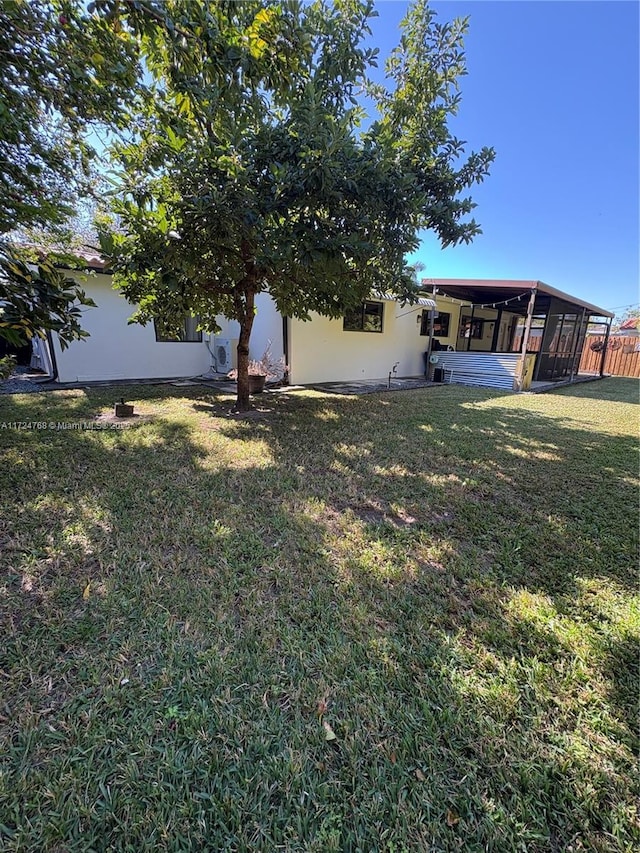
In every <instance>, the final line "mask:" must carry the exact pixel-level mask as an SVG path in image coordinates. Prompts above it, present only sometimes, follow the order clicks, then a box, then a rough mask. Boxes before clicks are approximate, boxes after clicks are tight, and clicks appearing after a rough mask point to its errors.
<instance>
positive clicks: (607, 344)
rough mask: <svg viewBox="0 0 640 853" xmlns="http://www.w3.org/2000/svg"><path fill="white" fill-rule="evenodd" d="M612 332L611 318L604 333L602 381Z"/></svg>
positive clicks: (601, 361)
mask: <svg viewBox="0 0 640 853" xmlns="http://www.w3.org/2000/svg"><path fill="white" fill-rule="evenodd" d="M610 331H611V317H609V322H608V323H607V328H606V331H605V333H604V343H603V345H602V358H601V359H600V379H604V362H605V359H606V357H607V347H608V346H609V332H610Z"/></svg>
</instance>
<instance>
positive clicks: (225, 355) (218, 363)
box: [213, 338, 238, 373]
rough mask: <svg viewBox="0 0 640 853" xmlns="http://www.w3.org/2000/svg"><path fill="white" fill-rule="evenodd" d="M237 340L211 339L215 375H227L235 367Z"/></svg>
mask: <svg viewBox="0 0 640 853" xmlns="http://www.w3.org/2000/svg"><path fill="white" fill-rule="evenodd" d="M237 352H238V339H237V338H214V339H213V367H214V370H215V371H216V372H217V373H228V372H229V371H230V370H232V369H233V368H234V367H236V366H237Z"/></svg>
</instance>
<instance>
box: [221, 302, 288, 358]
mask: <svg viewBox="0 0 640 853" xmlns="http://www.w3.org/2000/svg"><path fill="white" fill-rule="evenodd" d="M255 305H256V314H255V318H254V321H253V328H252V330H251V340H250V342H249V358H251V359H256V360H257V361H259V360H260V359H261V358H262V356H263V354H264V351H265V350H266V348H267V345H268V343H269V341H271V355H272V356H273V358H274V359H278V358H280V357H281V356H282V355H284V345H283V341H282V317H281V316H280V314H279V313H278V311H277V309H276V305H275V302H274V301H273V299H272V298H271V297H270V296H269V294H268V293H258V294H257V295H256V302H255ZM217 321H218V325H219V326H220V328H221V330H222V331H220V332H218V335H217V336H216V337H221V338H230V339H231V340H236V341H237V339H238V338H239V336H240V324H239V323H238V322H237V320H227V319H226V318H225V317H217ZM234 364H235V361H234Z"/></svg>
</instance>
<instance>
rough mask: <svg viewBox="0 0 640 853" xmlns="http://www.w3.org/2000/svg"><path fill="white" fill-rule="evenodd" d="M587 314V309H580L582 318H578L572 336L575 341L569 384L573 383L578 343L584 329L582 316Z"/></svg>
mask: <svg viewBox="0 0 640 853" xmlns="http://www.w3.org/2000/svg"><path fill="white" fill-rule="evenodd" d="M586 313H587V309H586V308H583V309H582V316H581V317H580V323H579V325H576V327H575V330H574V334H575V340H574V342H573V352H572V353H571V375H570V376H569V382H573V377H574V376H575V375H576V373H577V370H576V356H577V354H578V344H579V343H580V336H581V335H582V329H583V327H584V316H585V314H586Z"/></svg>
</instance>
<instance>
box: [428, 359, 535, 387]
mask: <svg viewBox="0 0 640 853" xmlns="http://www.w3.org/2000/svg"><path fill="white" fill-rule="evenodd" d="M434 355H437V356H438V363H437V365H435V366H436V367H442V368H444V369H445V370H446V371H447V374H445V379H446V381H447V382H449V381H450V382H452V383H453V384H454V385H456V384H457V385H479V386H481V387H487V388H503V389H506V390H508V391H513V383H514V379H515V375H516V370H517V368H518V360H519V358H520V356H519V355H518V354H517V353H493V352H492V353H481V352H436V353H434ZM449 371H452V373H450V372H449Z"/></svg>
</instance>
